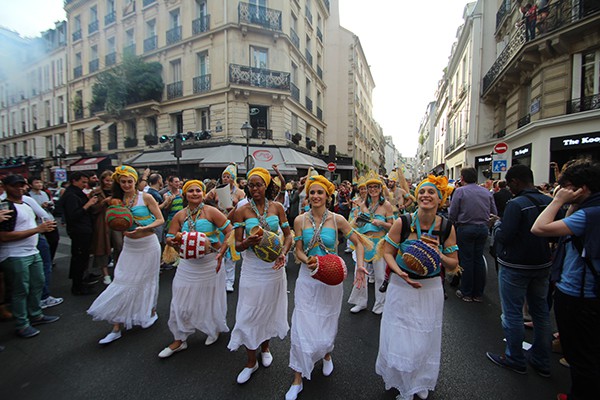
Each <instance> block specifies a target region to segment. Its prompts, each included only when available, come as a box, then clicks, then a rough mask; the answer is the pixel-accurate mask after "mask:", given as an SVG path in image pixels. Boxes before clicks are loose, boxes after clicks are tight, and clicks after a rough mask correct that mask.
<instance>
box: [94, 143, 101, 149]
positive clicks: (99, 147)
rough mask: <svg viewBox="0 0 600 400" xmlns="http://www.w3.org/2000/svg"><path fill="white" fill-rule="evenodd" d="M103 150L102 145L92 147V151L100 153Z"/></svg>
mask: <svg viewBox="0 0 600 400" xmlns="http://www.w3.org/2000/svg"><path fill="white" fill-rule="evenodd" d="M101 149H102V147H101V146H100V143H94V144H93V145H92V151H100V150H101Z"/></svg>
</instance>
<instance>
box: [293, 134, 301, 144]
mask: <svg viewBox="0 0 600 400" xmlns="http://www.w3.org/2000/svg"><path fill="white" fill-rule="evenodd" d="M301 140H302V135H301V134H299V133H294V134H293V135H292V142H293V143H294V144H300V141H301Z"/></svg>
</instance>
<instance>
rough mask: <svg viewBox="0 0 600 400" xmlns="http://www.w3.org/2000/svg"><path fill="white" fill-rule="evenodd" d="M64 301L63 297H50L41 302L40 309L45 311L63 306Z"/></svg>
mask: <svg viewBox="0 0 600 400" xmlns="http://www.w3.org/2000/svg"><path fill="white" fill-rule="evenodd" d="M63 301H64V299H63V298H62V297H52V296H48V297H47V298H45V299H44V300H42V301H40V307H41V308H42V310H45V309H46V308H48V307H54V306H57V305H59V304H61V303H62V302H63Z"/></svg>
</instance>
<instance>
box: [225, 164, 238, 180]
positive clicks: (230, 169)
mask: <svg viewBox="0 0 600 400" xmlns="http://www.w3.org/2000/svg"><path fill="white" fill-rule="evenodd" d="M225 174H229V176H231V179H232V180H234V181H235V180H236V178H237V167H236V165H235V163H230V164H229V165H228V166H227V168H225V171H223V173H222V174H221V175H225Z"/></svg>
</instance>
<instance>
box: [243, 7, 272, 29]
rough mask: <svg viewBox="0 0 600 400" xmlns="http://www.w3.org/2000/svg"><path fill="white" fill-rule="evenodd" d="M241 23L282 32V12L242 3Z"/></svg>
mask: <svg viewBox="0 0 600 400" xmlns="http://www.w3.org/2000/svg"><path fill="white" fill-rule="evenodd" d="M238 19H239V23H245V24H252V25H260V26H262V27H263V28H266V29H271V30H274V31H281V11H279V10H273V9H271V8H267V7H263V6H257V5H255V4H250V3H242V2H240V3H239V5H238Z"/></svg>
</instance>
